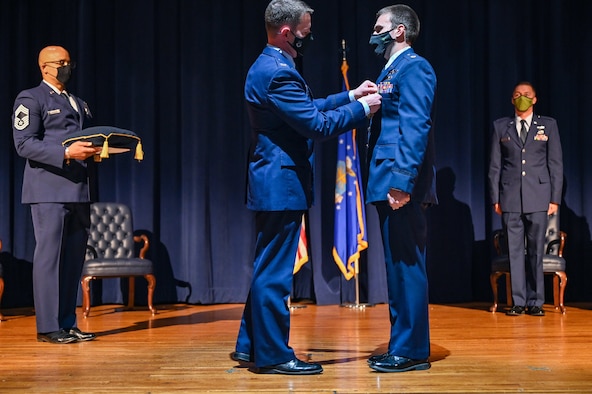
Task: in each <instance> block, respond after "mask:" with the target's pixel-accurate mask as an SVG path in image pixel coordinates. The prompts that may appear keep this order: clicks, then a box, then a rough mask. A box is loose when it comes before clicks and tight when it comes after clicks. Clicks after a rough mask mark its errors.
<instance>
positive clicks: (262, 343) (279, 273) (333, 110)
mask: <svg viewBox="0 0 592 394" xmlns="http://www.w3.org/2000/svg"><path fill="white" fill-rule="evenodd" d="M286 56H288V55H284V54H283V53H281V52H280V51H278V50H277V49H275V48H272V47H269V46H268V47H266V48H265V49H264V50H263V53H262V54H261V55H260V56H259V57H258V58H257V60H256V61H255V62H254V63H253V65H252V66H251V68H250V70H249V72H248V75H247V79H246V82H245V99H246V102H247V110H248V114H249V120H250V123H251V128H252V130H253V143H252V151H251V154H250V160H249V169H248V190H247V206H248V208H249V209H251V210H254V211H256V223H255V227H256V233H257V245H256V250H255V260H254V265H253V278H252V283H251V290H250V292H249V296H248V299H247V302H246V305H245V310H244V313H243V319H242V322H241V328H240V331H239V334H238V339H237V343H236V350H237V351H238V352H242V353H247V354H250V355H251V360H254V362H255V364H256V366H258V367H262V366H270V365H275V364H280V363H284V362H287V361H289V360H292V359H294V358H295V355H294V351H293V350H292V348H291V347H290V346H289V345H288V336H289V331H290V311H289V309H288V307H287V301H288V297H289V296H290V291H291V288H292V275H293V274H292V273H293V269H294V262H295V258H296V249H297V246H298V237H299V231H300V223H301V220H302V214H303V213H304V212H305V211H306V210H307V209H308V208H309V207H310V206H311V204H312V200H313V189H312V185H313V171H312V164H311V162H312V147H313V140H323V139H326V138H329V137H333V136H336V135H338V134H340V133H343V132H346V131H348V130H350V129H352V128H355V127H360V126H362V127H363V126H364V125H365V124H367V119H366V114H365V112H364V108H363V106H362V105H361V104H360V103H358V102H350V98H349V96H348V93H347V92H342V93H338V94H335V95H331V96H329V97H327V98H326V99H313V97H312V94H311V92H310V89H309V88H308V86H307V85H306V82H305V81H304V79H303V78H302V76H300V74H299V73H298V72H297V71H296V69H295V67H294V61H293V59H292V58H288V57H286Z"/></svg>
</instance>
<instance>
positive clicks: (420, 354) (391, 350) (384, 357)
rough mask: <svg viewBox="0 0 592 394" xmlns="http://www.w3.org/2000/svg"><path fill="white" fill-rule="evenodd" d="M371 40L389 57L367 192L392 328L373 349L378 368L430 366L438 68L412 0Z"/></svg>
mask: <svg viewBox="0 0 592 394" xmlns="http://www.w3.org/2000/svg"><path fill="white" fill-rule="evenodd" d="M376 18H377V19H376V23H375V25H374V32H373V33H372V36H371V38H370V44H371V45H373V46H374V47H375V52H376V54H377V55H379V56H381V57H384V58H385V59H386V60H387V63H386V66H385V67H384V69H383V70H382V72H381V73H380V76H379V77H378V80H377V84H378V92H379V93H380V94H381V95H382V107H381V109H380V110H379V111H378V112H377V113H376V114H375V115H374V117H373V118H372V125H371V129H370V137H369V152H368V157H369V158H370V162H369V175H368V186H367V189H366V194H367V197H366V200H367V201H368V202H369V203H373V204H374V205H375V206H376V209H377V211H378V217H379V222H380V229H381V234H382V241H383V246H384V258H385V263H386V275H387V287H388V299H389V315H390V323H391V335H390V341H389V345H388V351H387V352H386V353H384V354H381V355H376V356H372V357H370V359H369V360H368V364H369V366H370V368H372V369H374V370H376V371H379V372H404V371H411V370H424V369H428V368H430V363H429V361H428V358H429V356H430V333H429V321H428V302H429V301H428V279H427V272H426V240H427V227H426V217H425V212H424V211H425V209H426V208H427V207H428V206H429V205H431V204H435V203H437V198H436V187H435V183H436V178H435V168H434V141H433V127H432V115H431V114H432V109H433V106H434V96H435V91H436V75H435V73H434V70H433V69H432V66H431V65H430V64H429V63H428V61H427V60H425V59H424V58H422V57H421V56H419V55H417V54H416V53H415V52H414V50H413V49H412V48H411V45H412V44H413V43H414V42H415V39H416V38H417V36H418V34H419V18H418V17H417V14H416V13H415V11H413V9H411V8H410V7H408V6H406V5H401V4H397V5H393V6H389V7H385V8H383V9H381V10H380V11H378V13H377V15H376Z"/></svg>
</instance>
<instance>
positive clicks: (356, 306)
mask: <svg viewBox="0 0 592 394" xmlns="http://www.w3.org/2000/svg"><path fill="white" fill-rule="evenodd" d="M341 55H342V56H341V70H342V73H343V78H344V82H345V87H346V89H348V90H349V80H348V78H347V70H348V68H349V66H348V65H347V45H346V44H345V39H342V40H341ZM352 134H353V135H352V140H353V141H354V143H355V138H356V134H355V129H354V130H353V131H352ZM362 209H363V207H362ZM359 261H360V260H359V259H355V260H354V282H355V290H356V300H355V303H353V304H342V305H341V306H343V307H346V308H350V309H357V310H362V309H365V308H366V307H367V306H373V305H371V304H362V303H360V280H359V275H358V274H359V273H360V268H359Z"/></svg>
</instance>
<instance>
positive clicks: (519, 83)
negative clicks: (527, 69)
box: [512, 81, 536, 96]
mask: <svg viewBox="0 0 592 394" xmlns="http://www.w3.org/2000/svg"><path fill="white" fill-rule="evenodd" d="M520 85H526V86H530V88H531V89H532V91H533V93H534V95H535V96H536V89H535V88H534V86H532V83H530V82H528V81H520V82H518V83H517V84H516V85H514V89H512V92H514V91H516V88H517V87H518V86H520Z"/></svg>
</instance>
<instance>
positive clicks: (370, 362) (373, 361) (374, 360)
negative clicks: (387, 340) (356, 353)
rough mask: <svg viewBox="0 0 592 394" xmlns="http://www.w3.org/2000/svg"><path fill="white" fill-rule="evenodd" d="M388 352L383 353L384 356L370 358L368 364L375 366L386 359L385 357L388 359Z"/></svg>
mask: <svg viewBox="0 0 592 394" xmlns="http://www.w3.org/2000/svg"><path fill="white" fill-rule="evenodd" d="M388 355H389V354H388V352H387V353H382V354H377V355H376V356H370V357H369V358H368V364H374V363H375V362H377V361H380V360H382V359H384V358H385V357H388Z"/></svg>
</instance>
